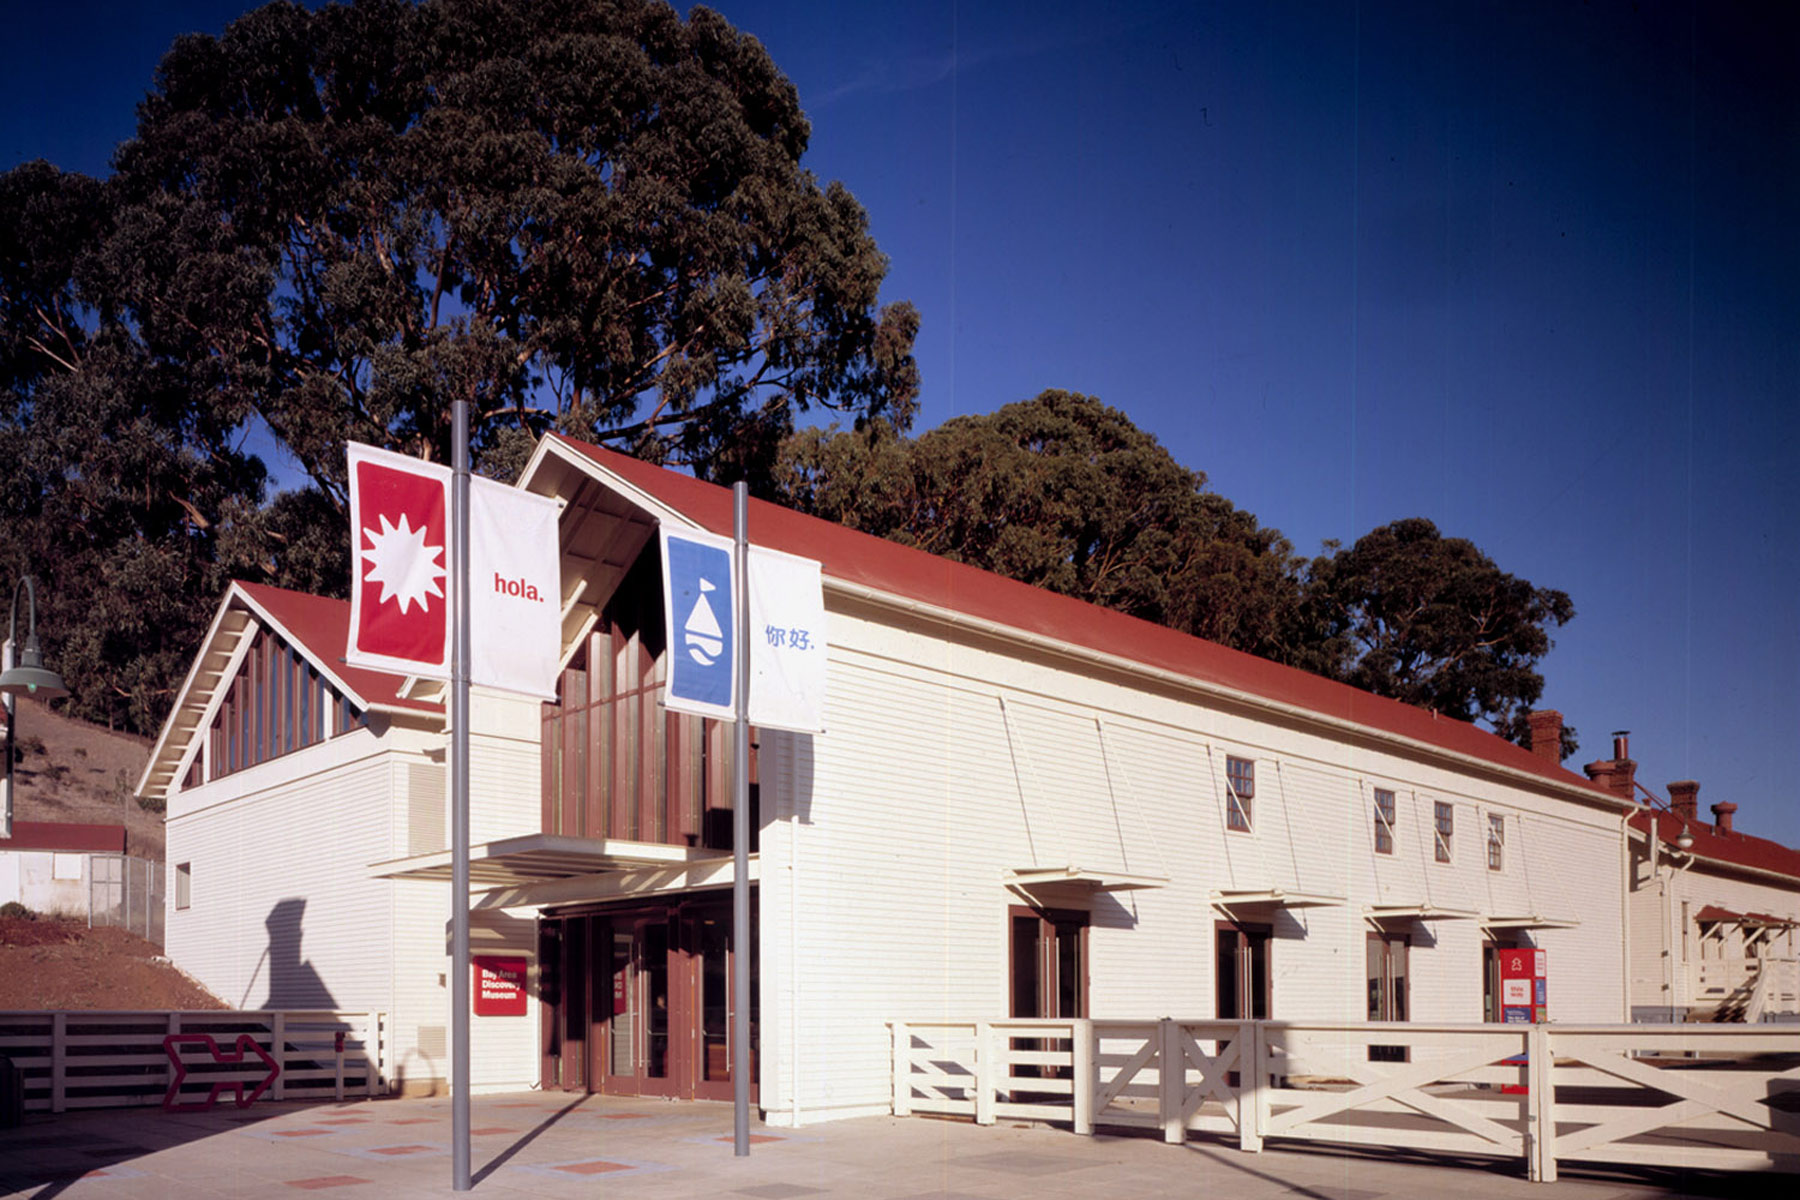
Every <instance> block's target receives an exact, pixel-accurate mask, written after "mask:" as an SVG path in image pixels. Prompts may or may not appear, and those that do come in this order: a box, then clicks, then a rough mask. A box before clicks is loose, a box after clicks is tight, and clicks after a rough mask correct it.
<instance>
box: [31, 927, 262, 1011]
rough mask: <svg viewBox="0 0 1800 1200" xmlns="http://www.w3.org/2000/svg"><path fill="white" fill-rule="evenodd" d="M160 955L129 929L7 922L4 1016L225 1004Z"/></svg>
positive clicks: (209, 1006)
mask: <svg viewBox="0 0 1800 1200" xmlns="http://www.w3.org/2000/svg"><path fill="white" fill-rule="evenodd" d="M161 953H162V952H161V951H160V950H159V949H158V948H157V947H156V946H154V945H153V944H151V943H150V942H146V941H145V940H144V939H143V938H141V937H138V936H137V935H136V934H132V933H126V932H125V931H124V930H123V929H89V928H88V927H87V924H86V923H85V922H83V921H59V920H48V919H40V920H35V921H32V920H21V919H19V918H14V917H0V1012H7V1011H11V1010H16V1009H25V1010H39V1011H42V1010H57V1009H69V1010H94V1009H113V1010H122V1011H132V1010H137V1009H150V1010H156V1009H171V1008H179V1009H219V1008H225V1007H226V1005H225V1003H224V1002H223V1001H221V1000H219V999H218V998H217V997H216V996H214V995H212V993H210V992H208V991H207V990H206V989H205V988H203V987H201V986H200V985H199V984H198V983H195V982H194V981H193V980H191V979H189V978H188V977H187V976H186V975H183V974H182V973H181V972H180V971H178V970H176V969H175V968H174V967H172V966H170V965H169V964H168V963H167V962H163V961H158V958H159V955H160V954H161Z"/></svg>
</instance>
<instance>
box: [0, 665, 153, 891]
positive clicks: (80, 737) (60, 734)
mask: <svg viewBox="0 0 1800 1200" xmlns="http://www.w3.org/2000/svg"><path fill="white" fill-rule="evenodd" d="M18 721H19V745H20V747H21V748H22V749H23V754H22V755H21V757H20V760H19V765H18V767H17V774H16V775H15V776H14V786H15V788H16V794H15V796H14V798H13V817H14V819H15V820H19V821H81V822H89V823H95V824H104V825H123V826H125V850H126V853H128V854H133V855H136V856H137V857H139V858H148V859H153V860H155V861H157V862H161V861H162V857H163V819H162V814H161V813H160V812H147V811H145V810H144V809H143V808H141V807H139V805H138V802H137V800H136V799H134V798H133V797H132V794H131V793H132V789H133V788H135V787H137V781H138V778H139V777H140V776H141V775H142V774H143V773H144V764H146V763H147V762H149V761H150V739H149V738H144V737H138V736H137V735H136V734H130V733H114V732H112V731H111V730H109V729H107V728H106V727H105V726H103V725H90V724H88V723H87V722H86V721H74V720H70V719H69V718H68V717H65V716H62V715H61V714H60V713H54V712H51V711H50V710H49V709H48V708H46V707H44V706H43V705H42V704H39V703H38V702H37V701H36V700H25V699H21V700H20V701H19V712H18Z"/></svg>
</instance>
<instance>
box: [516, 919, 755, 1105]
mask: <svg viewBox="0 0 1800 1200" xmlns="http://www.w3.org/2000/svg"><path fill="white" fill-rule="evenodd" d="M545 926H546V929H549V928H551V927H552V926H558V927H560V930H561V936H560V937H546V938H545V939H544V943H545V945H546V946H549V945H551V944H553V943H556V942H559V941H560V942H561V943H563V950H564V952H563V954H562V956H561V961H562V963H563V964H564V966H565V970H566V971H569V972H575V971H581V970H582V969H583V968H584V967H585V966H586V963H582V962H580V961H577V960H576V959H575V958H574V957H573V956H571V955H570V954H569V953H568V945H567V944H568V943H569V942H571V941H576V942H579V941H582V940H584V939H582V938H581V937H580V936H578V935H577V933H576V929H577V927H578V926H586V927H587V929H588V931H591V932H590V936H591V943H590V944H591V947H592V949H591V958H590V961H591V964H592V965H591V971H589V972H586V974H587V981H591V982H589V985H588V986H587V987H585V988H583V987H580V986H570V983H571V982H572V981H571V980H570V979H569V978H568V976H567V975H565V976H564V984H563V987H562V989H561V1001H562V1007H563V1008H564V1010H565V1011H564V1013H563V1014H562V1015H560V1016H558V1017H554V1018H552V1019H550V1020H548V1021H546V1032H547V1033H550V1032H554V1033H556V1034H560V1036H561V1041H562V1044H561V1046H560V1047H557V1048H556V1049H557V1050H558V1051H560V1053H553V1052H552V1051H551V1048H550V1047H549V1046H547V1047H546V1051H547V1053H546V1059H547V1062H548V1061H554V1062H556V1063H558V1064H561V1063H568V1064H569V1067H570V1068H573V1067H574V1063H573V1061H571V1060H574V1059H577V1058H580V1059H582V1060H583V1062H584V1065H586V1066H588V1068H589V1069H588V1070H587V1071H586V1072H585V1074H582V1073H579V1072H578V1071H577V1070H575V1069H563V1070H561V1071H560V1072H559V1073H558V1074H559V1077H558V1078H557V1079H556V1080H555V1081H554V1083H553V1082H552V1081H551V1080H549V1079H548V1078H547V1079H546V1086H562V1087H565V1088H570V1089H577V1090H580V1089H585V1090H588V1091H600V1092H607V1093H611V1094H614V1095H625V1096H669V1097H674V1098H678V1099H715V1100H729V1099H731V1098H732V1092H733V1088H732V1075H731V1059H732V1055H731V1033H732V1024H733V1015H734V1014H733V1010H732V1007H731V971H732V964H733V959H734V952H733V949H732V947H731V944H730V942H731V937H730V931H731V909H730V906H729V905H728V904H723V903H720V902H718V901H711V902H701V903H692V902H690V903H689V904H685V905H678V906H666V907H659V908H655V909H648V910H644V909H640V910H634V911H630V912H604V913H594V914H592V915H589V916H583V917H565V918H560V919H558V920H556V921H550V920H546V922H545ZM752 928H754V925H752ZM750 963H751V1047H752V1082H751V1093H752V1095H754V1094H755V1091H756V1088H755V1075H754V1054H755V1046H756V1025H755V1013H756V999H757V992H758V988H757V982H758V981H757V979H756V966H755V963H756V960H755V955H754V953H752V956H751V960H750ZM584 993H585V994H584ZM550 998H551V997H550V995H549V993H548V992H546V999H550ZM584 1001H585V1002H586V1003H584ZM569 1006H575V1007H574V1008H570V1007H569ZM575 1012H579V1013H580V1016H579V1017H576V1018H575V1019H574V1020H569V1019H568V1016H569V1015H572V1014H573V1013H575ZM582 1018H585V1019H582ZM577 1031H579V1032H577ZM583 1042H585V1047H582V1046H581V1043H583ZM583 1048H585V1049H586V1050H587V1051H588V1053H587V1054H585V1055H583V1054H582V1049H583Z"/></svg>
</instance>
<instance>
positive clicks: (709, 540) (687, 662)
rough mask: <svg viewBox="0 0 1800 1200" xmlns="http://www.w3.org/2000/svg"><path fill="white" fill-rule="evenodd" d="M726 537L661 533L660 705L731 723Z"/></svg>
mask: <svg viewBox="0 0 1800 1200" xmlns="http://www.w3.org/2000/svg"><path fill="white" fill-rule="evenodd" d="M732 550H733V547H732V542H731V539H730V538H721V537H714V536H713V535H712V534H709V533H695V532H679V533H678V532H674V531H672V530H670V529H668V528H664V529H663V530H662V569H663V623H664V628H666V629H667V630H668V631H669V684H668V690H667V692H666V693H665V703H666V704H667V706H668V707H669V708H671V709H673V710H675V711H676V712H687V713H695V714H697V715H699V716H702V717H715V718H718V719H719V720H722V721H730V720H732V719H734V718H735V717H736V715H737V714H736V711H735V709H734V707H733V704H734V701H735V699H736V686H737V630H738V624H739V622H738V617H737V612H736V610H735V608H734V605H735V603H736V598H737V580H736V573H735V572H734V571H733V569H732V557H733V554H732Z"/></svg>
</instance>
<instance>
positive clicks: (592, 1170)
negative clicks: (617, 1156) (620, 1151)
mask: <svg viewBox="0 0 1800 1200" xmlns="http://www.w3.org/2000/svg"><path fill="white" fill-rule="evenodd" d="M551 1170H554V1171H561V1172H563V1173H564V1174H567V1175H604V1174H607V1173H608V1172H611V1171H629V1170H631V1168H630V1167H629V1166H627V1165H626V1164H625V1163H616V1162H603V1161H595V1162H578V1163H563V1164H562V1165H561V1166H559V1167H552V1168H551Z"/></svg>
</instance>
